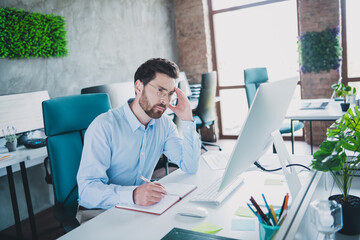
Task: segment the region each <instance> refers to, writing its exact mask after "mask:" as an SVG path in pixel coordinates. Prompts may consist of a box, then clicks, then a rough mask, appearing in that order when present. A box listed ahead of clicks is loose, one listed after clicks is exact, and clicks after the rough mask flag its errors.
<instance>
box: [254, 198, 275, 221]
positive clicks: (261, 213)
mask: <svg viewBox="0 0 360 240" xmlns="http://www.w3.org/2000/svg"><path fill="white" fill-rule="evenodd" d="M250 201H251V203H252V204H253V205H254V207H255V208H256V210H257V211H258V213H259V214H260V216H261V218H262V219H263V221H264V223H268V224H271V223H270V221H268V219H267V217H266V215H265V213H264V212H263V211H262V210H261V208H260V207H259V205H258V204H257V203H256V201H255V199H254V198H253V197H251V198H250Z"/></svg>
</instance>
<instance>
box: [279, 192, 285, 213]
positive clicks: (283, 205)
mask: <svg viewBox="0 0 360 240" xmlns="http://www.w3.org/2000/svg"><path fill="white" fill-rule="evenodd" d="M285 201H286V195H285V196H284V200H283V203H282V205H281V210H280V214H279V218H280V217H281V216H282V214H283V212H284V207H285Z"/></svg>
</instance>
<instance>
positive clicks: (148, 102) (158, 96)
mask: <svg viewBox="0 0 360 240" xmlns="http://www.w3.org/2000/svg"><path fill="white" fill-rule="evenodd" d="M174 92H175V79H173V78H171V77H169V76H167V75H166V74H163V73H156V75H155V78H154V79H153V80H152V81H150V82H149V83H148V84H146V86H145V87H144V90H143V92H142V95H141V96H140V99H139V104H140V107H141V108H142V109H143V110H144V112H145V113H146V114H147V115H148V116H149V117H151V118H155V119H158V118H160V117H161V116H162V115H163V113H164V112H165V110H166V109H167V107H168V106H169V103H170V100H171V97H172V95H173V93H174Z"/></svg>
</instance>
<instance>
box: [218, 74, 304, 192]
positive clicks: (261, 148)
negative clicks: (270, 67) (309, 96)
mask: <svg viewBox="0 0 360 240" xmlns="http://www.w3.org/2000/svg"><path fill="white" fill-rule="evenodd" d="M297 82H298V79H297V78H289V79H283V80H279V81H274V82H267V83H263V84H261V85H260V86H259V88H258V90H257V92H256V94H255V97H254V100H253V102H252V104H251V106H250V109H249V112H248V115H247V118H246V120H245V123H244V125H243V127H242V129H241V132H240V134H239V136H238V139H237V142H236V144H235V147H234V149H233V152H232V153H231V156H230V160H229V162H228V164H227V167H226V170H225V172H224V175H223V177H222V182H221V185H220V187H219V191H221V190H223V189H224V188H226V186H228V185H229V184H230V183H231V182H232V181H233V180H234V179H235V178H237V177H238V176H239V175H240V174H241V173H243V172H244V171H246V170H247V169H248V168H249V167H250V166H251V164H253V163H254V162H255V161H257V160H258V159H259V158H260V157H261V156H262V155H263V154H264V153H265V152H266V150H267V149H268V147H270V146H271V144H272V142H273V137H272V133H273V132H274V131H275V130H277V129H279V128H280V126H281V125H282V122H283V120H284V117H285V114H286V112H287V109H288V107H289V104H290V102H291V99H292V96H293V94H294V91H295V88H296V85H297Z"/></svg>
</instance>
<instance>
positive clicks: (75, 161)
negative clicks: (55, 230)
mask: <svg viewBox="0 0 360 240" xmlns="http://www.w3.org/2000/svg"><path fill="white" fill-rule="evenodd" d="M42 108H43V117H44V127H45V134H46V136H47V151H48V156H49V159H50V168H51V175H52V183H53V187H54V195H55V207H54V216H55V218H56V219H57V220H58V221H59V222H60V223H61V224H62V226H63V227H64V229H65V231H66V232H69V231H71V230H72V229H74V228H76V227H77V226H79V225H80V224H79V222H78V221H77V220H76V218H75V216H76V212H77V206H78V202H77V200H78V190H77V181H76V175H77V172H78V168H79V164H80V159H81V154H82V148H83V143H84V134H85V131H86V129H87V128H88V126H89V125H90V123H91V122H92V121H93V120H94V118H96V117H97V116H98V115H99V114H101V113H104V112H106V111H108V110H109V109H110V108H111V107H110V101H109V97H108V96H107V95H106V94H103V93H102V94H87V95H75V96H66V97H59V98H54V99H50V100H47V101H44V102H43V103H42Z"/></svg>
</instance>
